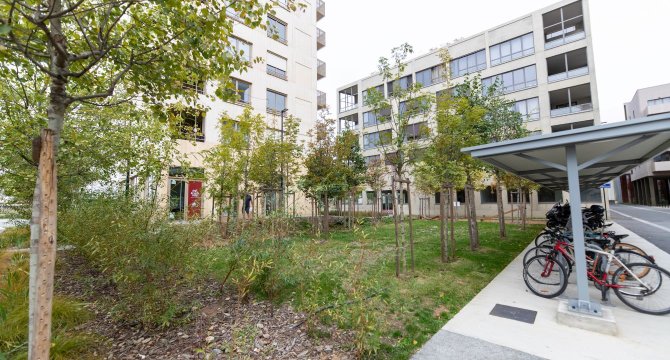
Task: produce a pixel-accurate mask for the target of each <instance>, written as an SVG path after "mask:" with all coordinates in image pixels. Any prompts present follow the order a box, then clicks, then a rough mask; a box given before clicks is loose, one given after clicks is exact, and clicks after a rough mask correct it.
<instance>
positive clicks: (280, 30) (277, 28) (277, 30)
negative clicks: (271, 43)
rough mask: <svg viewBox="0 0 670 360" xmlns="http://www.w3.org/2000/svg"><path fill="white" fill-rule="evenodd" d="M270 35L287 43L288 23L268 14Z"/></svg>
mask: <svg viewBox="0 0 670 360" xmlns="http://www.w3.org/2000/svg"><path fill="white" fill-rule="evenodd" d="M268 36H269V37H271V38H273V39H275V40H277V41H279V42H281V43H284V44H286V42H287V41H286V39H287V38H286V23H285V22H283V21H281V20H279V19H277V18H276V17H274V16H268Z"/></svg>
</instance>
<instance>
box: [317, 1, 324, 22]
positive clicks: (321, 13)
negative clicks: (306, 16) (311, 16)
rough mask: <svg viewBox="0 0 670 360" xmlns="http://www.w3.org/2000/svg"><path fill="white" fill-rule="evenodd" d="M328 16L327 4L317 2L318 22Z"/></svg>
mask: <svg viewBox="0 0 670 360" xmlns="http://www.w3.org/2000/svg"><path fill="white" fill-rule="evenodd" d="M324 16H326V3H325V2H323V0H318V1H317V2H316V21H319V20H321V19H323V17H324Z"/></svg>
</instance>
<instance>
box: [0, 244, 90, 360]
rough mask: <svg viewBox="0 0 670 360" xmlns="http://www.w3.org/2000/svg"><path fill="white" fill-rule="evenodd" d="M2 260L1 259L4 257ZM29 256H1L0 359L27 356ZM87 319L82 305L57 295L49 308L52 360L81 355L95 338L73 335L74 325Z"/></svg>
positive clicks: (87, 316)
mask: <svg viewBox="0 0 670 360" xmlns="http://www.w3.org/2000/svg"><path fill="white" fill-rule="evenodd" d="M3 259H4V260H3ZM28 259H29V257H28V256H27V255H23V254H15V255H14V256H12V257H9V256H8V254H5V255H4V256H2V255H1V254H0V261H5V262H6V263H7V264H6V266H5V267H6V271H2V272H1V274H2V275H0V359H25V358H27V351H28V346H27V340H28V281H29V275H28V268H29V261H28ZM89 318H90V313H89V312H88V311H86V310H85V309H84V307H83V306H82V304H80V303H78V302H76V301H74V300H72V299H68V298H63V297H59V296H56V297H55V298H54V302H53V309H52V327H51V329H52V339H51V342H52V343H53V346H52V348H51V358H52V359H73V358H82V357H83V356H85V354H86V353H87V352H88V351H90V349H91V345H93V343H94V341H93V340H94V339H93V338H92V337H90V336H86V335H76V334H75V330H74V329H75V327H76V326H78V325H80V324H82V323H84V322H85V321H87V320H88V319H89Z"/></svg>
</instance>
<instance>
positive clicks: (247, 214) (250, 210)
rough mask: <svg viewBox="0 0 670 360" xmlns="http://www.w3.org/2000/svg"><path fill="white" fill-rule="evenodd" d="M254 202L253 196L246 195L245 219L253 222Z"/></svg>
mask: <svg viewBox="0 0 670 360" xmlns="http://www.w3.org/2000/svg"><path fill="white" fill-rule="evenodd" d="M252 200H253V197H252V196H251V194H246V195H245V196H244V217H245V219H249V220H251V214H252V213H253V210H254V209H253V206H252V204H251V203H252Z"/></svg>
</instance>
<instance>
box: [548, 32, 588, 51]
mask: <svg viewBox="0 0 670 360" xmlns="http://www.w3.org/2000/svg"><path fill="white" fill-rule="evenodd" d="M568 30H570V29H565V30H561V33H563V32H567V31H568ZM554 36H560V37H559V38H558V39H556V40H551V41H547V42H546V43H545V44H544V48H545V49H546V50H549V49H553V48H555V47H557V46H561V45H563V44H568V43H571V42H573V41H577V40H581V39H583V38H585V37H586V33H585V32H584V30H582V31H578V32H575V33H573V34H570V35H564V36H562V35H561V34H558V35H554Z"/></svg>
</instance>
